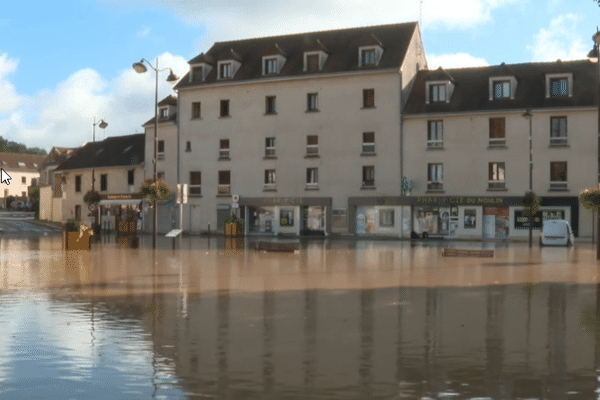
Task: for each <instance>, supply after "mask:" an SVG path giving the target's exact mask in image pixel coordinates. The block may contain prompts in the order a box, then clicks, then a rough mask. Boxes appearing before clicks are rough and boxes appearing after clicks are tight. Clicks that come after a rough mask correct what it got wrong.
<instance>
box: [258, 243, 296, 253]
mask: <svg viewBox="0 0 600 400" xmlns="http://www.w3.org/2000/svg"><path fill="white" fill-rule="evenodd" d="M299 247H300V244H299V243H277V242H258V247H257V250H258V251H269V252H283V253H293V252H295V251H297V250H298V249H299Z"/></svg>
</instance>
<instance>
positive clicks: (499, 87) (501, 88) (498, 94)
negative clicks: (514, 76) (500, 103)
mask: <svg viewBox="0 0 600 400" xmlns="http://www.w3.org/2000/svg"><path fill="white" fill-rule="evenodd" d="M508 97H510V82H509V81H495V82H494V99H504V98H508Z"/></svg>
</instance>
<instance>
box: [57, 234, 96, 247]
mask: <svg viewBox="0 0 600 400" xmlns="http://www.w3.org/2000/svg"><path fill="white" fill-rule="evenodd" d="M80 235H81V237H80ZM90 237H91V235H90V233H89V231H85V232H83V233H82V234H80V233H79V232H66V231H63V233H62V243H63V250H89V249H90V247H91V245H90Z"/></svg>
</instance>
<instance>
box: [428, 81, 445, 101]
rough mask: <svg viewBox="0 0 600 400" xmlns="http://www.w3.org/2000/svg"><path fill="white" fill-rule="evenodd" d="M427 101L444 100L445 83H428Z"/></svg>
mask: <svg viewBox="0 0 600 400" xmlns="http://www.w3.org/2000/svg"><path fill="white" fill-rule="evenodd" d="M429 101H431V102H432V103H436V102H442V101H446V85H445V84H436V85H429Z"/></svg>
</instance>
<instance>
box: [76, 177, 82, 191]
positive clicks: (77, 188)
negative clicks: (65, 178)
mask: <svg viewBox="0 0 600 400" xmlns="http://www.w3.org/2000/svg"><path fill="white" fill-rule="evenodd" d="M75 192H81V175H75Z"/></svg>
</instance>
